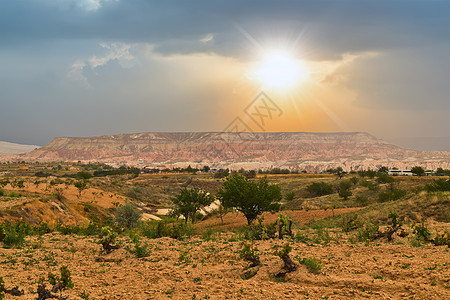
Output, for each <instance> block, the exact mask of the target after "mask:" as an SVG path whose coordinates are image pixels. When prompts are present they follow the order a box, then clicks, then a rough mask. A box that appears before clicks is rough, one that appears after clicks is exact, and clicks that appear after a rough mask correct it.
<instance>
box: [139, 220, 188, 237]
mask: <svg viewBox="0 0 450 300" xmlns="http://www.w3.org/2000/svg"><path fill="white" fill-rule="evenodd" d="M194 231H195V229H194V227H192V226H191V225H190V224H185V223H184V222H180V221H174V222H169V221H166V220H162V221H151V222H145V223H142V225H141V232H142V235H143V236H145V237H147V238H149V239H157V238H160V237H165V236H167V237H170V238H173V239H182V238H185V237H190V236H192V235H193V234H194Z"/></svg>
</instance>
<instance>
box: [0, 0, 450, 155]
mask: <svg viewBox="0 0 450 300" xmlns="http://www.w3.org/2000/svg"><path fill="white" fill-rule="evenodd" d="M449 12H450V1H446V0H443V1H440V0H374V1H371V0H342V1H340V0H314V1H312V0H311V1H303V0H297V1H293V0H292V1H269V0H267V1H266V0H261V1H252V0H248V1H240V0H227V1H215V0H198V1H186V0H178V1H176V0H166V1H151V0H128V1H125V0H9V1H8V0H0V140H1V141H7V142H15V143H23V144H35V145H45V144H47V143H49V142H50V141H51V140H52V139H53V138H55V137H58V136H97V135H104V134H117V133H132V132H148V131H223V130H235V129H236V128H239V129H242V128H243V129H245V130H251V131H296V132H305V131H312V132H340V131H358V132H359V131H364V132H368V133H370V134H372V135H374V136H376V137H378V138H381V139H385V140H387V141H389V142H393V143H396V144H398V145H401V146H405V147H409V148H417V149H421V150H445V151H450V133H449V131H448V129H449V128H450V118H449V116H450V96H449V95H450V84H449V79H448V77H449V76H448V70H450V55H449V53H450V13H449ZM280 63H281V66H280ZM261 93H263V94H261ZM263 114H264V117H262V116H263ZM233 128H234V129H233Z"/></svg>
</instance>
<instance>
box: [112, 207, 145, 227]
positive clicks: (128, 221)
mask: <svg viewBox="0 0 450 300" xmlns="http://www.w3.org/2000/svg"><path fill="white" fill-rule="evenodd" d="M141 216H142V212H141V211H140V210H139V209H138V208H137V207H136V206H135V205H134V204H133V203H131V202H128V203H127V204H125V205H124V206H121V207H119V208H117V212H116V216H115V221H116V223H118V224H119V225H120V226H122V227H125V228H128V229H130V228H133V227H136V225H137V224H138V222H139V220H140V219H141Z"/></svg>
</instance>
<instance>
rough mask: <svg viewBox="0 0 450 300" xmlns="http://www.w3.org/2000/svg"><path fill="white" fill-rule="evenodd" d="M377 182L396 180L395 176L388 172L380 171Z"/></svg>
mask: <svg viewBox="0 0 450 300" xmlns="http://www.w3.org/2000/svg"><path fill="white" fill-rule="evenodd" d="M377 182H378V183H392V182H394V177H392V176H389V175H388V174H386V173H378V178H377Z"/></svg>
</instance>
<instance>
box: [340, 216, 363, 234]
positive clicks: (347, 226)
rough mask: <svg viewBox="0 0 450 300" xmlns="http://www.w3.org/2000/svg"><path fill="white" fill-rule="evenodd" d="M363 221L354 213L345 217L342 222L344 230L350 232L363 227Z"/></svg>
mask: <svg viewBox="0 0 450 300" xmlns="http://www.w3.org/2000/svg"><path fill="white" fill-rule="evenodd" d="M361 226H362V223H361V221H360V220H358V215H356V214H353V215H350V216H347V217H344V218H343V220H342V223H341V228H342V231H344V232H350V231H352V230H355V229H358V228H361Z"/></svg>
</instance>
